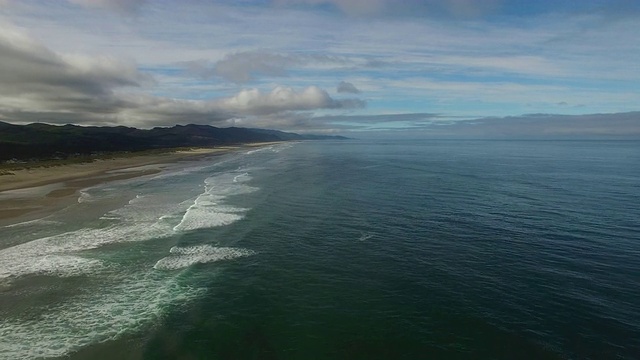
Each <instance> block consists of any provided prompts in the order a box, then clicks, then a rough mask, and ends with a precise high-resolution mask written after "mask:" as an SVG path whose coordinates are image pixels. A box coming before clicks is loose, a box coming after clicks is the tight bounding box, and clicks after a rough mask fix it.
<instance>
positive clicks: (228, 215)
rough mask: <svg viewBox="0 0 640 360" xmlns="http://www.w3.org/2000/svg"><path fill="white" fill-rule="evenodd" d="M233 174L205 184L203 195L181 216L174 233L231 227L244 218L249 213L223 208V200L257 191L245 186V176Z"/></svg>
mask: <svg viewBox="0 0 640 360" xmlns="http://www.w3.org/2000/svg"><path fill="white" fill-rule="evenodd" d="M240 171H243V170H239V171H235V172H229V173H223V174H218V175H216V176H211V177H208V178H206V179H205V180H204V185H205V191H204V192H203V193H202V194H200V195H199V196H197V197H196V198H195V200H193V203H192V204H191V205H190V206H189V208H188V209H187V210H186V211H185V212H184V215H183V217H182V219H181V221H180V223H179V224H178V225H176V226H174V228H173V230H175V231H189V230H196V229H205V228H212V227H218V226H225V225H229V224H232V223H234V222H236V221H238V220H241V219H242V218H243V217H244V212H246V211H248V210H249V209H245V208H240V207H235V206H231V205H229V204H226V198H227V197H229V196H233V195H240V194H247V193H251V192H253V191H256V190H258V189H257V188H255V187H252V186H248V185H246V184H245V183H246V182H247V181H249V180H251V176H250V175H249V173H248V172H241V173H239V174H238V172H240Z"/></svg>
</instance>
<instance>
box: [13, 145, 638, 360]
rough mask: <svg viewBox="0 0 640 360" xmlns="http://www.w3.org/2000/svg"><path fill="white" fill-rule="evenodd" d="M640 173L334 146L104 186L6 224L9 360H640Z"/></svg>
mask: <svg viewBox="0 0 640 360" xmlns="http://www.w3.org/2000/svg"><path fill="white" fill-rule="evenodd" d="M639 165H640V143H639V142H634V141H488V140H487V141H454V140H446V141H445V140H438V141H434V140H430V141H426V140H420V141H414V140H396V141H382V140H376V141H371V140H346V141H318V142H299V143H283V144H275V145H271V146H266V147H261V148H252V149H242V150H240V151H236V152H233V153H228V154H225V155H219V156H210V157H204V158H199V159H197V160H192V161H182V162H178V163H175V164H171V165H169V166H168V167H167V168H166V169H164V171H163V172H161V173H159V174H154V175H148V176H144V177H138V178H134V179H129V180H123V181H118V182H110V183H105V184H102V185H99V186H95V187H92V188H88V189H85V190H83V191H82V192H81V194H80V196H79V197H78V202H77V204H74V205H72V206H70V207H68V208H66V209H64V210H62V211H59V212H57V213H55V214H53V215H50V216H47V217H46V218H42V219H38V220H34V221H29V222H25V223H19V224H14V225H10V226H4V227H1V228H0V358H1V359H16V360H18V359H41V358H57V359H639V358H640V166H639ZM34 191H35V190H34Z"/></svg>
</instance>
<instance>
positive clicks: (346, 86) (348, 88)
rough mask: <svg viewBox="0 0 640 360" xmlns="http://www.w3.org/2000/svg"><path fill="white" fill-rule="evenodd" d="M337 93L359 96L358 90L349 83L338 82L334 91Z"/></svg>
mask: <svg viewBox="0 0 640 360" xmlns="http://www.w3.org/2000/svg"><path fill="white" fill-rule="evenodd" d="M336 90H337V91H338V92H339V93H351V94H359V93H360V90H358V88H357V87H356V86H355V85H353V84H352V83H350V82H346V81H340V83H339V84H338V87H337V89H336Z"/></svg>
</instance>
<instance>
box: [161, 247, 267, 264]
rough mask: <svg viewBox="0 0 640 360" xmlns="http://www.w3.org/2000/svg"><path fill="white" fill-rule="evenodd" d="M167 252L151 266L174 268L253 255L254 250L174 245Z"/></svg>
mask: <svg viewBox="0 0 640 360" xmlns="http://www.w3.org/2000/svg"><path fill="white" fill-rule="evenodd" d="M169 253H170V255H169V256H167V257H164V258H162V259H160V260H158V262H156V264H155V265H154V266H153V268H154V269H158V270H176V269H182V268H185V267H188V266H191V265H194V264H205V263H211V262H216V261H221V260H231V259H235V258H239V257H244V256H251V255H255V251H253V250H249V249H243V248H232V247H215V246H211V245H200V246H190V247H177V246H174V247H172V248H171V249H170V250H169Z"/></svg>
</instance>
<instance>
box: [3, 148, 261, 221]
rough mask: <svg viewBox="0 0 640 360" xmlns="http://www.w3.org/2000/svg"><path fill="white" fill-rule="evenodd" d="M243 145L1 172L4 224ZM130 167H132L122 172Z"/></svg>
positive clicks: (64, 205) (31, 216) (45, 213)
mask: <svg viewBox="0 0 640 360" xmlns="http://www.w3.org/2000/svg"><path fill="white" fill-rule="evenodd" d="M251 145H252V146H259V145H260V144H251ZM262 145H266V144H262ZM239 148H240V146H228V147H219V148H202V149H193V150H180V151H175V152H167V153H162V154H153V155H140V156H127V157H115V158H112V159H106V160H102V159H101V160H95V161H93V162H88V163H80V164H65V165H59V166H52V167H34V168H30V169H19V170H10V171H9V174H5V175H0V225H7V224H11V223H14V222H18V221H28V220H32V219H35V218H39V217H43V216H46V215H48V214H51V213H53V212H55V211H57V210H60V209H62V208H64V207H66V206H68V205H71V203H73V202H75V201H77V196H78V195H77V194H78V192H79V191H80V190H82V189H84V188H87V187H91V186H95V185H98V184H101V183H105V182H109V181H116V180H126V179H131V178H135V177H139V176H145V175H152V174H156V173H159V172H160V171H162V169H163V167H165V166H166V165H167V164H171V163H174V162H176V161H179V160H183V159H194V158H196V157H198V156H206V155H212V154H224V153H227V152H230V151H233V150H236V149H239ZM137 168H140V169H137ZM126 169H130V170H128V171H124V172H122V170H126ZM116 170H120V171H121V172H118V171H116Z"/></svg>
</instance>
